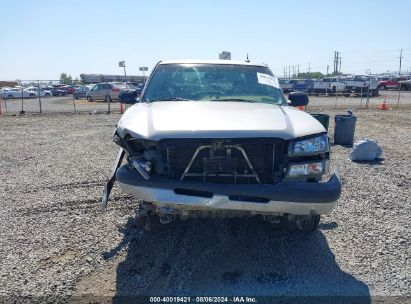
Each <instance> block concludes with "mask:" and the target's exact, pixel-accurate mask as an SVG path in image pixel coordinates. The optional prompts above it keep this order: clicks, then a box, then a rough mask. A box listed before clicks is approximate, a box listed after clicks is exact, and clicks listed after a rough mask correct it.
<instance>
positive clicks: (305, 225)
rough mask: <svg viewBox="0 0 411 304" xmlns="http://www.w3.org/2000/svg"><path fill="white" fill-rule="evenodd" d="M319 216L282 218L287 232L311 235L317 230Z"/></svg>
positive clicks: (289, 216)
mask: <svg viewBox="0 0 411 304" xmlns="http://www.w3.org/2000/svg"><path fill="white" fill-rule="evenodd" d="M320 219H321V215H319V214H314V215H291V214H290V215H288V216H284V221H285V226H286V228H287V230H289V231H298V232H303V233H311V232H314V231H315V230H317V229H318V226H319V224H320Z"/></svg>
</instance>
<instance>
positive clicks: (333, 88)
mask: <svg viewBox="0 0 411 304" xmlns="http://www.w3.org/2000/svg"><path fill="white" fill-rule="evenodd" d="M345 91H346V85H345V83H344V82H343V81H342V80H341V78H338V77H328V78H323V79H321V80H317V81H314V85H313V88H312V89H311V92H310V93H313V94H324V93H326V94H336V93H345Z"/></svg>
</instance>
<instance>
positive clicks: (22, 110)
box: [0, 90, 411, 115]
mask: <svg viewBox="0 0 411 304" xmlns="http://www.w3.org/2000/svg"><path fill="white" fill-rule="evenodd" d="M0 92H1V91H0ZM0 98H1V99H0V115H21V114H30V113H33V114H34V113H90V114H98V113H122V112H124V111H125V110H126V109H127V108H129V107H130V105H126V104H121V103H119V102H117V101H112V102H105V101H91V102H89V101H87V100H86V99H85V98H80V99H75V98H74V95H67V96H43V97H42V96H29V95H27V93H25V92H24V91H23V90H21V94H20V96H19V95H14V96H7V95H5V96H2V97H0ZM384 102H386V104H387V107H388V108H391V109H392V108H401V107H409V106H411V91H382V92H380V94H379V96H375V97H371V96H354V95H351V96H349V97H347V96H344V94H317V95H311V96H310V103H309V104H308V106H307V109H353V110H358V109H373V108H374V109H375V108H379V107H380V106H381V104H382V103H384Z"/></svg>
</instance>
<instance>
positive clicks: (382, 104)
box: [380, 96, 388, 110]
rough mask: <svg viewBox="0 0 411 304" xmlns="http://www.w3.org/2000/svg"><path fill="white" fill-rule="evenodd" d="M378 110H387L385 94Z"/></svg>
mask: <svg viewBox="0 0 411 304" xmlns="http://www.w3.org/2000/svg"><path fill="white" fill-rule="evenodd" d="M380 110H388V105H387V96H384V100H383V101H382V102H381V104H380Z"/></svg>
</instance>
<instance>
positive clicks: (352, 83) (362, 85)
mask: <svg viewBox="0 0 411 304" xmlns="http://www.w3.org/2000/svg"><path fill="white" fill-rule="evenodd" d="M345 83H346V92H347V93H350V94H351V93H354V94H356V95H360V96H361V95H362V96H367V95H368V94H369V95H370V96H378V80H377V78H375V77H374V76H370V75H357V76H353V77H347V78H346V80H345ZM368 91H369V92H368Z"/></svg>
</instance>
